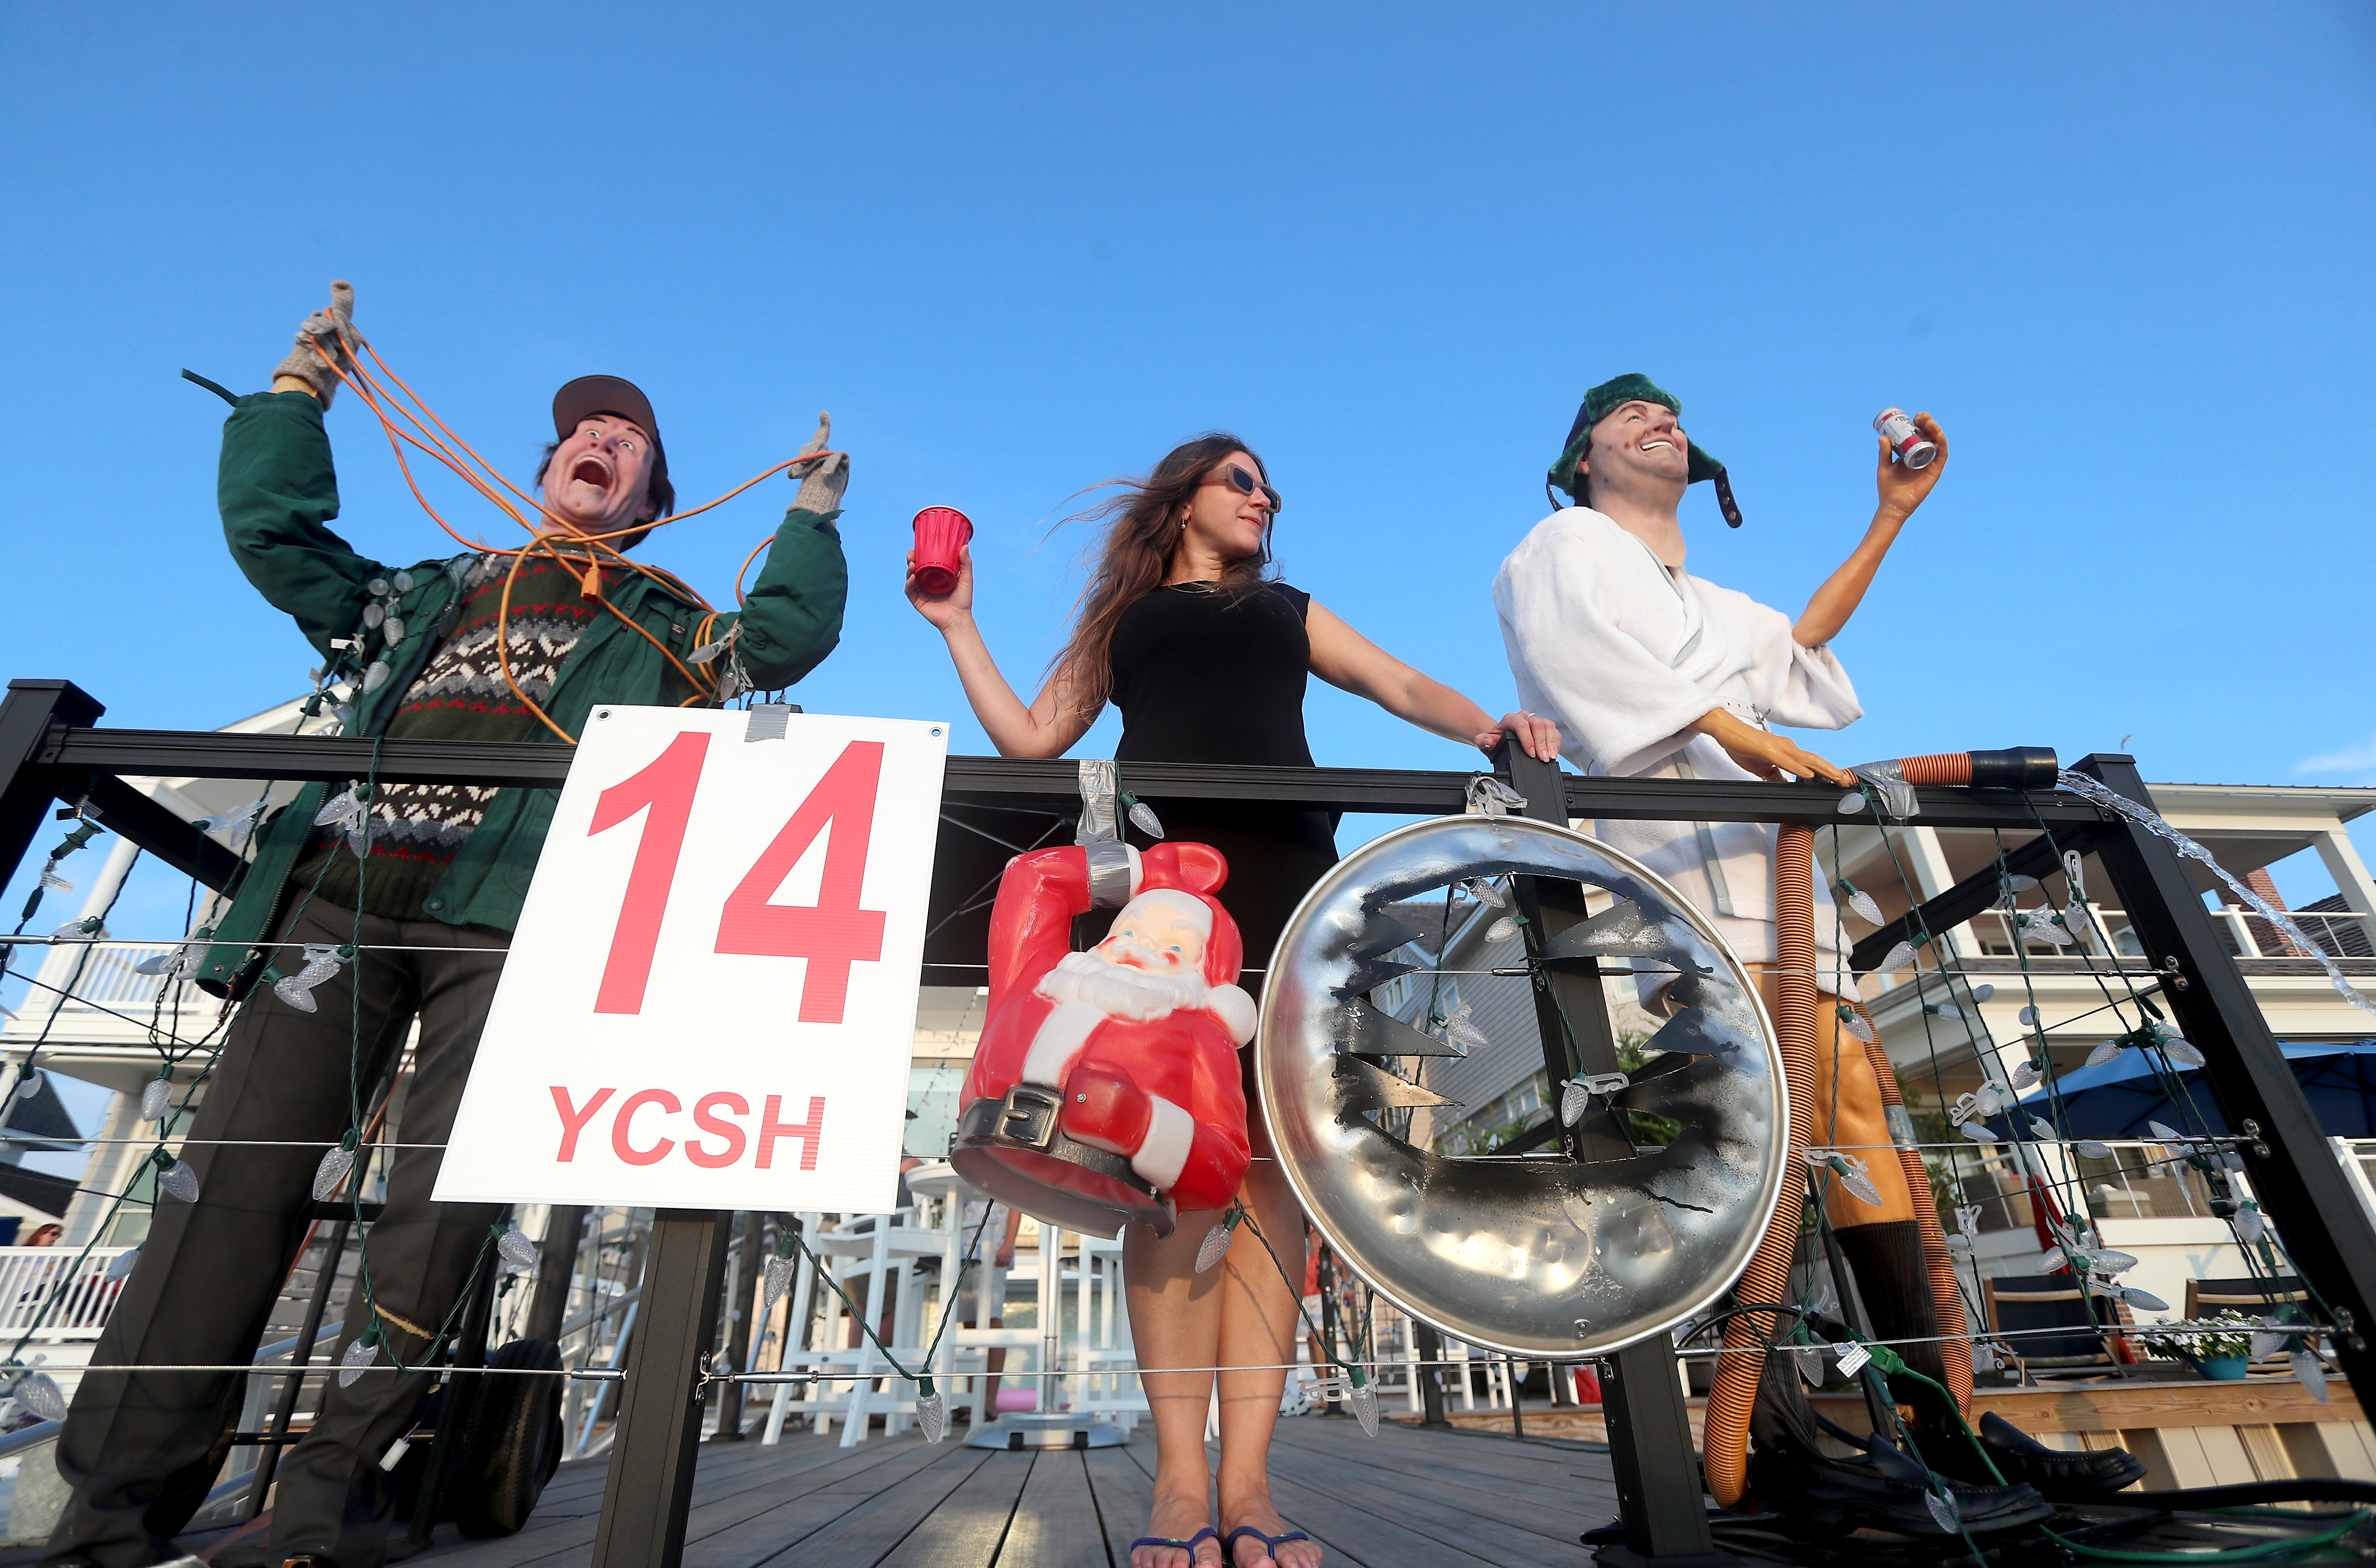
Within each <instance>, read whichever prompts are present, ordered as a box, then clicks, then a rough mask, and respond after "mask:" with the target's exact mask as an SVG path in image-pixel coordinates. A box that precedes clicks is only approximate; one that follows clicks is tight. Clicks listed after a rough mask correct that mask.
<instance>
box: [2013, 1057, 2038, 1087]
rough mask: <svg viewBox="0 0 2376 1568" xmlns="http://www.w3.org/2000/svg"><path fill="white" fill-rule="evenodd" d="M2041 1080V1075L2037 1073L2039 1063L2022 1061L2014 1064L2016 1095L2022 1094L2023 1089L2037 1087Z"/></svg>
mask: <svg viewBox="0 0 2376 1568" xmlns="http://www.w3.org/2000/svg"><path fill="white" fill-rule="evenodd" d="M2039 1079H2040V1075H2039V1073H2038V1071H2037V1063H2035V1062H2030V1061H2022V1062H2018V1063H2014V1070H2013V1087H2014V1093H2015V1094H2018V1093H2020V1092H2021V1091H2022V1090H2023V1089H2026V1088H2030V1087H2035V1086H2036V1085H2037V1083H2038V1082H2039Z"/></svg>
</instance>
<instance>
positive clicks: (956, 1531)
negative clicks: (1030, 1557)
mask: <svg viewBox="0 0 2376 1568" xmlns="http://www.w3.org/2000/svg"><path fill="white" fill-rule="evenodd" d="M975 1452H976V1453H977V1454H979V1455H982V1458H981V1462H980V1464H979V1465H977V1466H976V1467H974V1471H973V1473H972V1474H971V1475H969V1476H968V1477H967V1478H966V1479H964V1480H963V1481H962V1482H960V1483H959V1484H958V1486H957V1488H956V1491H952V1492H950V1493H949V1494H948V1496H947V1497H945V1498H944V1499H943V1500H942V1501H941V1502H940V1503H937V1504H936V1505H934V1507H933V1511H932V1512H931V1513H930V1514H928V1515H925V1516H924V1517H923V1518H922V1519H921V1521H920V1522H919V1523H918V1524H917V1526H916V1527H915V1528H914V1529H913V1530H911V1531H909V1533H908V1535H907V1536H906V1537H905V1538H903V1539H901V1540H900V1542H899V1543H898V1544H897V1546H895V1547H894V1548H892V1550H891V1553H890V1555H889V1556H887V1557H885V1558H884V1559H883V1562H882V1568H992V1565H993V1564H995V1563H996V1562H997V1561H998V1556H999V1548H1000V1547H1002V1546H1004V1544H1005V1542H1006V1529H1007V1526H1009V1525H1010V1524H1012V1523H1013V1522H1014V1520H1015V1505H1016V1503H1017V1502H1019V1501H1020V1500H1021V1499H1022V1496H1023V1483H1024V1482H1025V1481H1027V1480H1028V1479H1030V1478H1031V1469H1032V1466H1033V1465H1034V1464H1035V1463H1036V1462H1037V1461H1038V1459H1039V1455H1036V1454H1032V1453H1029V1452H1028V1451H1027V1452H1024V1453H1016V1454H1010V1453H1005V1452H1002V1451H998V1450H992V1449H977V1450H975Z"/></svg>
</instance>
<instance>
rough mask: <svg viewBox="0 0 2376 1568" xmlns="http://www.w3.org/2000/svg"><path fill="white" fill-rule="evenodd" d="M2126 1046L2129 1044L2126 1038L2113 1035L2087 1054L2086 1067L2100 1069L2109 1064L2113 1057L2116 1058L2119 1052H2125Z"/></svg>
mask: <svg viewBox="0 0 2376 1568" xmlns="http://www.w3.org/2000/svg"><path fill="white" fill-rule="evenodd" d="M2128 1045H2129V1042H2128V1039H2127V1037H2125V1036H2122V1035H2114V1036H2113V1037H2112V1038H2111V1039H2108V1040H2105V1041H2104V1042H2102V1043H2101V1044H2099V1045H2097V1047H2096V1049H2095V1050H2093V1051H2089V1052H2088V1053H2087V1065H2088V1066H2090V1067H2101V1066H2102V1065H2103V1064H2104V1063H2107V1062H2109V1061H2110V1060H2111V1059H2112V1058H2113V1057H2115V1056H2118V1055H2119V1054H2120V1053H2121V1051H2125V1050H2127V1049H2128Z"/></svg>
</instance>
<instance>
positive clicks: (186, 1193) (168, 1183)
mask: <svg viewBox="0 0 2376 1568" xmlns="http://www.w3.org/2000/svg"><path fill="white" fill-rule="evenodd" d="M157 1186H158V1188H159V1190H160V1191H161V1192H163V1193H164V1194H165V1195H166V1196H167V1197H169V1198H179V1199H181V1200H182V1201H183V1202H184V1203H185V1204H194V1203H196V1202H197V1201H198V1173H197V1172H196V1171H195V1170H191V1169H190V1162H189V1161H188V1160H186V1159H177V1160H175V1161H173V1163H172V1164H171V1165H169V1166H167V1167H166V1168H165V1169H164V1170H162V1171H160V1172H159V1174H158V1177H157Z"/></svg>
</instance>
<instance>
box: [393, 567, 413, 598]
mask: <svg viewBox="0 0 2376 1568" xmlns="http://www.w3.org/2000/svg"><path fill="white" fill-rule="evenodd" d="M390 580H391V581H393V582H394V583H395V584H396V591H397V592H398V593H410V592H411V591H412V574H411V573H410V572H398V574H397V575H396V576H394V577H393V578H392V579H390Z"/></svg>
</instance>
